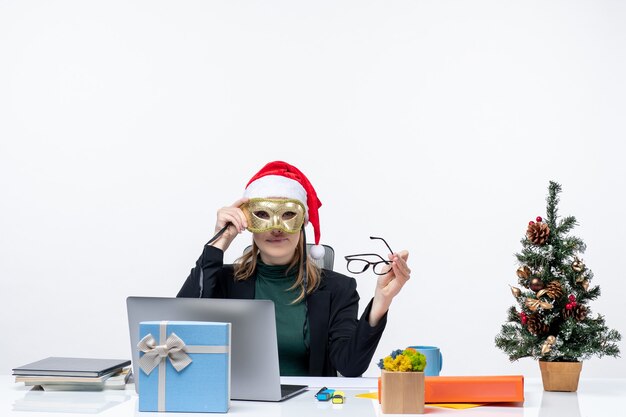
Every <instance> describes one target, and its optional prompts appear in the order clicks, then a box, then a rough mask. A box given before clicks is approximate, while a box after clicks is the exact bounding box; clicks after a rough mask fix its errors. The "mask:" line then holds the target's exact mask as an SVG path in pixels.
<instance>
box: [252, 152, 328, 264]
mask: <svg viewBox="0 0 626 417" xmlns="http://www.w3.org/2000/svg"><path fill="white" fill-rule="evenodd" d="M243 196H244V197H248V198H271V197H283V198H290V199H293V200H298V201H300V202H301V203H302V204H303V205H304V208H305V211H306V219H307V220H308V221H309V222H310V223H311V225H312V226H313V231H314V235H315V246H313V247H311V250H310V252H309V254H310V255H311V257H313V258H314V259H321V258H322V257H323V256H324V247H323V246H321V245H320V244H319V243H320V218H319V215H318V213H317V211H318V209H319V208H320V207H321V206H322V202H321V201H320V200H319V198H317V193H316V192H315V188H313V185H311V182H310V181H309V179H308V178H307V177H306V176H305V175H304V174H303V173H302V172H300V170H299V169H298V168H296V167H294V166H293V165H289V164H288V163H286V162H283V161H274V162H270V163H268V164H267V165H265V166H264V167H263V168H261V170H260V171H259V172H257V173H256V174H255V175H254V176H253V177H252V179H251V180H250V181H249V182H248V184H247V185H246V190H245V191H244V193H243Z"/></svg>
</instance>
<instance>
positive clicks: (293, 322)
mask: <svg viewBox="0 0 626 417" xmlns="http://www.w3.org/2000/svg"><path fill="white" fill-rule="evenodd" d="M295 280H296V271H295V269H294V270H293V271H287V265H265V264H264V263H262V262H261V260H260V259H259V260H258V262H257V269H256V284H255V297H254V298H256V299H258V300H272V301H273V302H274V307H275V309H276V333H277V336H278V360H279V363H280V374H281V375H283V376H290V375H295V376H298V375H308V374H309V355H308V352H307V348H306V345H305V343H304V333H303V329H304V320H306V309H305V306H304V303H302V302H298V303H296V304H293V303H292V302H293V300H295V299H296V298H298V293H299V288H294V289H292V290H290V289H289V288H290V287H291V286H292V285H293V283H294V282H295ZM307 330H308V327H307ZM306 337H307V339H308V337H309V335H308V332H307V335H306Z"/></svg>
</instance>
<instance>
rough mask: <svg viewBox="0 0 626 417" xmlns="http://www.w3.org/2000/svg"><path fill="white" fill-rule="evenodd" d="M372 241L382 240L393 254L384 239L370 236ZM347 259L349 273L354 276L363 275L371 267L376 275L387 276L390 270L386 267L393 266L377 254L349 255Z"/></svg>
mask: <svg viewBox="0 0 626 417" xmlns="http://www.w3.org/2000/svg"><path fill="white" fill-rule="evenodd" d="M370 239H378V240H382V241H383V243H384V244H385V246H387V249H389V253H393V251H392V250H391V247H390V246H389V244H388V243H387V241H386V240H385V239H383V238H382V237H375V236H370ZM368 257H369V258H370V259H375V261H371V260H368V259H366V258H368ZM345 259H346V261H348V265H347V268H348V271H349V272H351V273H353V274H362V273H363V272H365V271H367V269H368V268H369V267H370V266H371V267H372V271H374V273H375V274H376V275H385V274H386V273H387V271H389V268H386V266H387V265H391V261H389V260H386V259H385V258H383V257H382V256H380V255H378V254H377V253H359V254H356V255H348V256H346V257H345Z"/></svg>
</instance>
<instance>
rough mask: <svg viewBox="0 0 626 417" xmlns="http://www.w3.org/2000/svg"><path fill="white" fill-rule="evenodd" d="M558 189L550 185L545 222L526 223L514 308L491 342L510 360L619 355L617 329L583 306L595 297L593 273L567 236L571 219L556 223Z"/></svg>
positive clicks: (579, 242)
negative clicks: (592, 284) (610, 326)
mask: <svg viewBox="0 0 626 417" xmlns="http://www.w3.org/2000/svg"><path fill="white" fill-rule="evenodd" d="M560 192H561V186H560V185H559V184H557V183H555V182H552V181H551V182H550V186H549V194H548V198H547V203H548V204H547V212H546V215H547V218H546V219H542V218H541V217H537V218H536V219H535V220H536V221H531V222H530V223H529V224H528V229H527V231H526V236H525V237H524V238H523V239H522V241H521V243H522V246H523V248H522V251H521V253H517V254H516V255H515V256H516V257H517V260H518V262H519V268H518V269H517V276H518V278H519V280H518V282H519V284H520V286H522V287H524V289H520V288H518V287H514V286H511V292H512V293H513V296H514V297H515V300H516V301H517V304H518V307H519V310H518V308H517V307H516V306H512V307H511V308H510V309H509V311H508V321H507V323H505V324H504V325H503V326H502V329H501V330H500V333H499V334H498V335H497V336H496V338H495V343H496V346H497V347H499V348H500V349H502V350H503V351H504V352H505V353H506V354H507V355H508V356H509V359H510V360H511V361H516V360H518V359H520V358H523V357H532V358H535V359H542V360H545V361H559V362H567V361H580V360H583V359H588V358H589V357H591V356H598V357H602V356H604V355H607V356H614V357H615V356H619V353H620V352H619V348H618V346H617V344H616V343H615V342H616V341H619V340H620V339H621V335H620V334H619V332H618V331H616V330H612V329H609V328H608V327H607V326H606V324H605V321H604V318H603V317H602V316H601V315H597V316H596V317H593V316H592V312H591V309H590V308H589V305H588V303H589V302H590V301H592V300H595V299H596V298H598V297H599V296H600V287H598V286H591V281H592V279H593V273H592V272H591V270H590V269H588V268H587V267H586V265H585V264H584V263H583V261H582V260H581V258H580V257H579V256H580V255H581V254H582V253H584V251H585V249H586V246H585V243H584V242H583V241H582V240H581V239H579V238H577V237H574V236H568V235H567V234H568V233H569V232H570V231H571V230H572V229H573V228H574V226H576V218H574V217H573V216H569V217H564V218H561V219H559V218H558V216H557V205H558V202H559V197H558V195H559V193H560Z"/></svg>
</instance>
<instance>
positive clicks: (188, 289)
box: [177, 246, 387, 377]
mask: <svg viewBox="0 0 626 417" xmlns="http://www.w3.org/2000/svg"><path fill="white" fill-rule="evenodd" d="M255 281H256V279H255V278H254V277H251V278H250V279H247V280H245V281H235V279H234V275H233V266H232V265H224V252H223V251H222V250H221V249H218V248H215V247H213V246H205V247H204V251H203V252H202V255H200V258H199V259H198V261H197V262H196V266H195V268H193V269H192V270H191V273H190V274H189V277H187V280H186V281H185V283H184V284H183V286H182V288H181V289H180V291H179V292H178V295H177V297H196V298H200V297H203V298H244V299H245V298H248V299H253V298H254V291H255ZM307 303H308V309H307V310H308V318H309V330H310V337H311V346H310V354H309V375H312V376H337V372H339V373H341V375H343V376H348V377H352V376H360V375H362V374H363V372H365V371H366V370H367V368H368V366H369V364H370V362H371V360H372V356H373V355H374V352H375V350H376V347H377V346H378V342H379V341H380V338H381V336H382V334H383V330H384V329H385V325H386V324H387V315H386V314H385V316H384V317H383V318H382V319H381V320H380V322H379V323H378V324H377V325H376V326H375V327H371V326H370V325H369V323H368V321H367V319H368V317H369V313H370V310H371V307H372V302H371V301H370V302H369V304H368V306H367V307H366V309H365V311H364V312H363V315H362V316H361V318H360V319H359V320H357V315H358V309H359V294H358V293H357V291H356V280H355V279H354V278H350V277H347V276H345V275H342V274H339V273H337V272H334V271H330V270H326V269H323V270H322V278H321V282H320V285H319V287H318V288H317V290H315V291H314V292H313V293H312V294H311V295H309V297H307Z"/></svg>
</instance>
